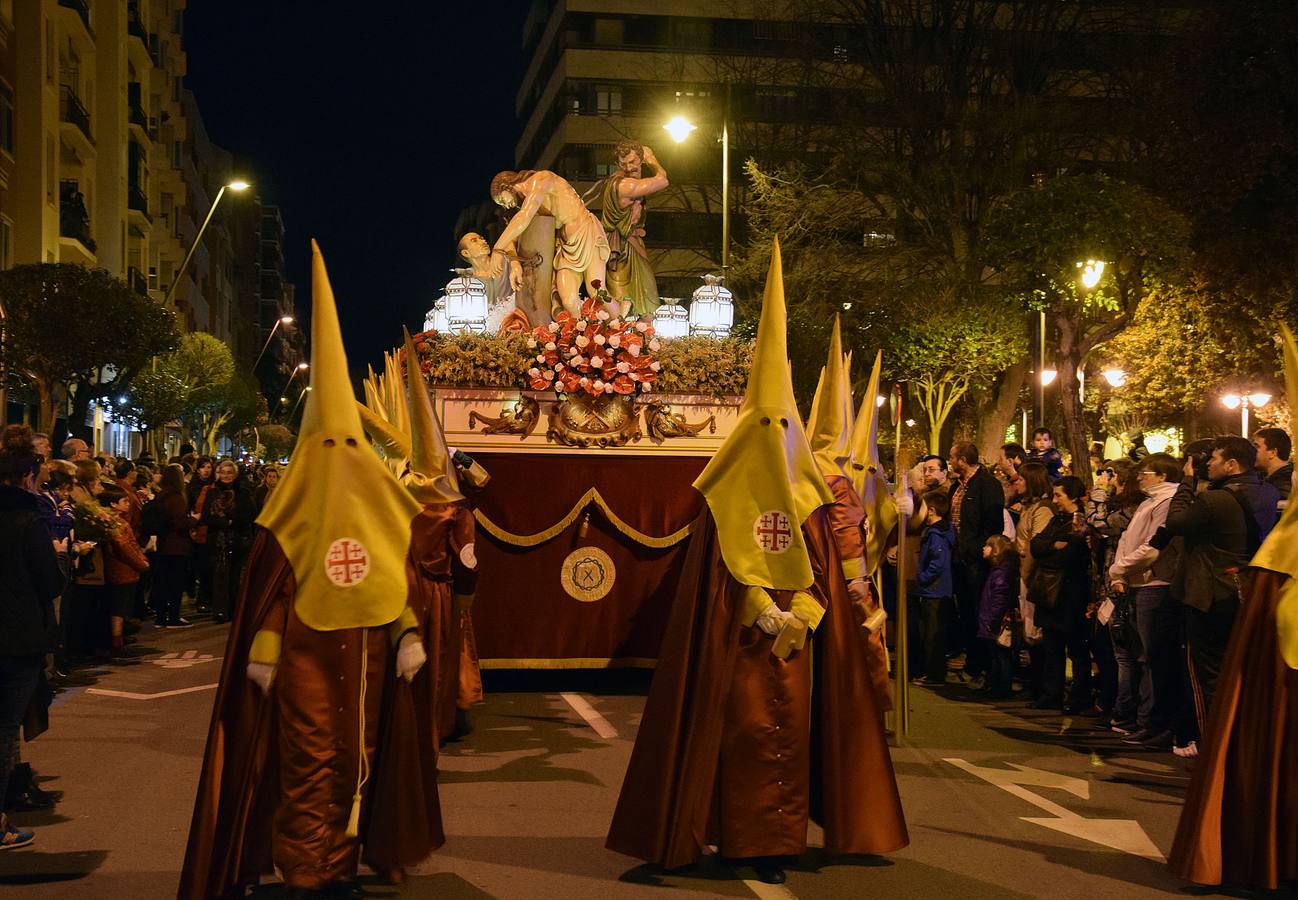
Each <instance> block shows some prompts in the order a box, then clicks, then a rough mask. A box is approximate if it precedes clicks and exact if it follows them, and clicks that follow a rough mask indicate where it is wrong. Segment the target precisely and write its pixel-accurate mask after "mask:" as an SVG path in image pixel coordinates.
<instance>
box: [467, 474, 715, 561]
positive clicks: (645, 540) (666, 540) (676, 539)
mask: <svg viewBox="0 0 1298 900" xmlns="http://www.w3.org/2000/svg"><path fill="white" fill-rule="evenodd" d="M592 503H594V504H595V505H596V506H598V507H599V509H600V512H602V513H603V514H604V517H605V518H607V519H608V520H609V522H610V523H611V524H612V525H613V527H614V528H616V529H617V530H618V531H620V532H622V533H623V534H624V535H626V536H627V537H629V538H631V540H633V541H635V542H636V543H638V544H641V545H642V546H645V547H651V548H653V549H655V550H665V549H667V548H668V547H674V546H675V545H677V544H679V543H680V542H681V541H683V540H685V538H687V537H689V536H690V533H691V532H692V531H693V529H694V526H693V525H692V524H691V525H686V526H685V527H684V528H682V529H680V530H679V531H674V532H672V533H671V534H669V535H667V536H666V537H654V536H653V535H648V534H645V533H644V532H643V531H640V530H638V529H636V528H633V527H632V526H631V525H629V524H627V522H626V521H625V520H624V519H622V517H621V516H619V515H618V514H617V513H615V512H613V510H612V508H610V507H609V505H608V501H607V500H605V499H604V498H603V497H601V496H600V494H599V491H598V490H596V489H595V488H591V489H590V490H588V491H586V493H584V494H582V496H581V499H580V500H578V501H577V503H576V505H575V506H573V508H572V510H571V511H570V512H569V513H568V514H567V515H566V516H564V517H563V518H562V519H560V520H559V521H558V522H556V523H555V524H553V525H551V526H550V527H549V528H547V529H545V530H544V531H538V532H536V533H535V534H514V533H513V532H512V531H506V530H505V529H504V528H501V527H500V526H499V525H497V524H496V523H495V522H493V521H491V520H490V519H488V518H487V516H486V514H485V513H483V511H482V510H481V509H475V510H474V511H473V517H474V518H475V519H477V520H478V524H480V525H481V526H482V527H483V528H485V529H486V530H487V533H488V534H490V535H491V536H492V537H494V538H496V539H497V540H500V541H504V542H505V543H506V544H513V545H514V546H515V547H535V546H537V545H538V544H544V543H545V542H546V541H548V540H551V539H552V538H555V537H558V536H559V535H560V534H562V533H563V532H564V531H566V530H567V529H568V526H570V525H572V523H573V522H575V521H577V517H578V516H580V515H581V514H582V512H583V511H584V510H585V509H586V507H587V506H589V505H590V504H592Z"/></svg>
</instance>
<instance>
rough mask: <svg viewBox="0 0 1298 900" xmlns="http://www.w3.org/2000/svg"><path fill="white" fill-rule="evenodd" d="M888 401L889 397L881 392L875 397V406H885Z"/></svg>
mask: <svg viewBox="0 0 1298 900" xmlns="http://www.w3.org/2000/svg"><path fill="white" fill-rule="evenodd" d="M887 402H888V398H887V397H885V396H884V395H883V394H880V395H879V396H877V397H875V398H874V405H875V406H883V405H884V404H885V403H887Z"/></svg>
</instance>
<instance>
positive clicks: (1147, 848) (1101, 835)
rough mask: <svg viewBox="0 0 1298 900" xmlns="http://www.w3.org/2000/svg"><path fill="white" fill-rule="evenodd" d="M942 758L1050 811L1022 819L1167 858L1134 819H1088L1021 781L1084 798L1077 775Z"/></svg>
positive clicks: (1086, 795) (1127, 850) (1085, 787)
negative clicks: (1048, 798) (1038, 816)
mask: <svg viewBox="0 0 1298 900" xmlns="http://www.w3.org/2000/svg"><path fill="white" fill-rule="evenodd" d="M946 761H947V762H949V763H950V764H951V765H953V766H955V767H957V768H960V769H964V770H965V771H966V772H968V773H969V774H970V775H976V776H978V777H979V778H981V779H982V780H983V781H986V782H988V783H990V784H994V785H995V786H996V787H998V788H1000V789H1001V790H1003V791H1006V792H1008V793H1010V794H1013V795H1014V796H1015V797H1018V798H1019V799H1020V800H1025V801H1027V802H1028V803H1031V804H1032V805H1033V806H1035V807H1037V808H1038V809H1040V810H1042V811H1043V812H1047V813H1050V815H1051V816H1052V817H1053V818H1034V817H1029V816H1020V818H1021V819H1022V820H1023V821H1024V822H1030V823H1032V824H1033V825H1041V826H1043V827H1045V828H1051V829H1053V830H1055V831H1059V832H1062V833H1064V834H1071V835H1072V836H1073V837H1078V838H1081V839H1082V840H1085V841H1090V842H1091V843H1093V844H1102V845H1104V846H1105V847H1111V848H1113V849H1114V850H1120V851H1122V852H1123V853H1130V854H1132V855H1133V856H1141V857H1144V858H1145V859H1153V860H1158V861H1159V862H1166V859H1167V858H1166V857H1165V856H1163V854H1162V852H1161V851H1160V850H1159V849H1158V847H1156V846H1154V842H1153V841H1151V840H1150V839H1149V835H1147V834H1146V833H1145V829H1143V828H1141V827H1140V823H1139V822H1137V821H1136V820H1135V819H1088V818H1086V817H1085V816H1081V815H1078V814H1077V813H1075V812H1072V811H1070V810H1068V809H1065V808H1064V807H1062V806H1060V805H1059V804H1058V803H1053V802H1051V801H1050V800H1047V799H1046V798H1045V797H1042V796H1041V795H1040V794H1037V793H1035V792H1033V791H1030V790H1028V789H1027V788H1025V787H1023V785H1025V784H1030V785H1032V786H1033V787H1048V788H1055V789H1057V790H1061V791H1066V792H1067V793H1069V794H1072V795H1073V796H1074V797H1080V798H1081V799H1083V800H1088V799H1090V785H1089V784H1088V783H1087V782H1086V781H1084V780H1082V779H1080V778H1073V777H1072V776H1069V775H1056V774H1054V773H1053V772H1043V771H1042V770H1040V769H1029V768H1027V767H1026V766H1019V765H1015V764H1014V763H1010V765H1011V766H1014V770H1009V769H989V768H985V767H983V766H977V765H974V764H973V763H971V762H968V761H967V760H963V759H947V760H946Z"/></svg>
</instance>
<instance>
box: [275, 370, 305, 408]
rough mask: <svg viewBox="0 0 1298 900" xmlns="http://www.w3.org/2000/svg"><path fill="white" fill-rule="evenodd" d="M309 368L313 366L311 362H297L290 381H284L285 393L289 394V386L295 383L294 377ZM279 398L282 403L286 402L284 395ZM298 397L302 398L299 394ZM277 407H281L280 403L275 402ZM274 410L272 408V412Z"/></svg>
mask: <svg viewBox="0 0 1298 900" xmlns="http://www.w3.org/2000/svg"><path fill="white" fill-rule="evenodd" d="M309 368H311V366H310V364H309V363H307V362H305V361H303V362H300V363H298V364H297V367H296V368H295V369H294V370H293V374H292V375H290V376H288V381H286V382H284V394H288V386H289V385H290V384H292V383H293V379H294V378H296V377H297V376H298V374H299V373H300V372H305V371H306V370H307V369H309ZM307 390H310V388H309V387H308V388H307ZM279 399H280V402H281V403H282V402H286V400H285V397H284V396H283V395H281V396H280V398H279ZM298 399H299V400H301V399H302V398H301V397H300V396H299V397H298ZM275 409H279V403H276V404H275ZM274 411H275V410H271V412H272V413H273V412H274Z"/></svg>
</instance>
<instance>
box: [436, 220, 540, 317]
mask: <svg viewBox="0 0 1298 900" xmlns="http://www.w3.org/2000/svg"><path fill="white" fill-rule="evenodd" d="M455 249H456V250H458V251H459V254H460V256H461V257H462V258H463V259H464V260H465V261H466V262H468V265H467V266H464V267H462V268H458V269H455V272H456V273H457V274H459V275H466V276H468V277H470V278H476V279H478V280H479V281H481V282H482V284H483V286H484V287H485V288H486V289H487V331H488V332H490V333H492V334H495V333H496V332H498V331H501V330H502V326H503V325H504V324H505V323H506V321H507V320H510V319H511V318H517V317H518V316H522V317H523V319H524V321H523V330H527V329H529V328H531V327H532V326H531V322H530V321H528V320H527V317H526V314H525V313H522V312H520V311H519V310H518V307H517V297H518V291H519V289H520V288H521V287H522V284H523V265H524V263H523V262H522V261H521V260H520V259H518V257H517V256H515V255H514V253H513V252H512V251H513V248H512V247H511V248H509V252H506V253H505V264H504V265H502V266H499V267H497V268H495V269H494V271H493V267H492V249H491V245H490V244H488V243H487V240H486V238H484V237H483V236H482V235H480V234H478V233H477V232H476V231H470V232H468V233H466V234H465V235H464V237H462V238H460V242H459V244H457V245H456V248H455Z"/></svg>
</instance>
